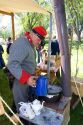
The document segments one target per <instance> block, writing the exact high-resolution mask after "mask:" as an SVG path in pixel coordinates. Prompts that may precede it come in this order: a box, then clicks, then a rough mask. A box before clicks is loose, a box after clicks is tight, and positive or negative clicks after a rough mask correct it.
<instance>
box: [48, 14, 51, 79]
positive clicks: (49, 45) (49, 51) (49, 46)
mask: <svg viewBox="0 0 83 125" xmlns="http://www.w3.org/2000/svg"><path fill="white" fill-rule="evenodd" d="M49 13H50V12H49ZM49 25H50V34H49V44H48V68H47V71H48V79H49V80H50V56H51V40H52V13H50V24H49Z"/></svg>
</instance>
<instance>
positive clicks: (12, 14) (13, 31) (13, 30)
mask: <svg viewBox="0 0 83 125" xmlns="http://www.w3.org/2000/svg"><path fill="white" fill-rule="evenodd" d="M11 19H12V35H13V41H14V40H15V26H14V13H11Z"/></svg>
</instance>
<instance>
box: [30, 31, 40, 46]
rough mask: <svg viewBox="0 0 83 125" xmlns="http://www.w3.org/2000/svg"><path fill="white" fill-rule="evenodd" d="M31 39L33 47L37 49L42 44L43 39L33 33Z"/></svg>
mask: <svg viewBox="0 0 83 125" xmlns="http://www.w3.org/2000/svg"><path fill="white" fill-rule="evenodd" d="M31 38H32V42H33V45H34V46H35V47H37V46H38V45H39V44H40V43H41V39H40V38H39V37H38V36H37V35H36V34H35V33H33V32H31Z"/></svg>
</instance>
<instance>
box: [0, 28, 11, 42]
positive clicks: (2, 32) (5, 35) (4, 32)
mask: <svg viewBox="0 0 83 125" xmlns="http://www.w3.org/2000/svg"><path fill="white" fill-rule="evenodd" d="M0 36H2V38H3V39H4V40H6V39H7V38H8V37H9V36H10V31H9V30H7V29H5V30H0Z"/></svg>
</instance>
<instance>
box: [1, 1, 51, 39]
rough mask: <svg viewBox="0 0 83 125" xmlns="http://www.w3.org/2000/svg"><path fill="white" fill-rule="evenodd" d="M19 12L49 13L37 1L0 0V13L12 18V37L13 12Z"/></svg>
mask: <svg viewBox="0 0 83 125" xmlns="http://www.w3.org/2000/svg"><path fill="white" fill-rule="evenodd" d="M19 12H21V13H22V12H37V13H43V14H49V12H48V11H47V10H46V9H44V8H42V7H41V6H40V5H39V4H38V3H37V2H35V1H33V0H1V1H0V13H2V14H6V15H10V16H11V18H12V32H13V39H15V30H14V13H19Z"/></svg>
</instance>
